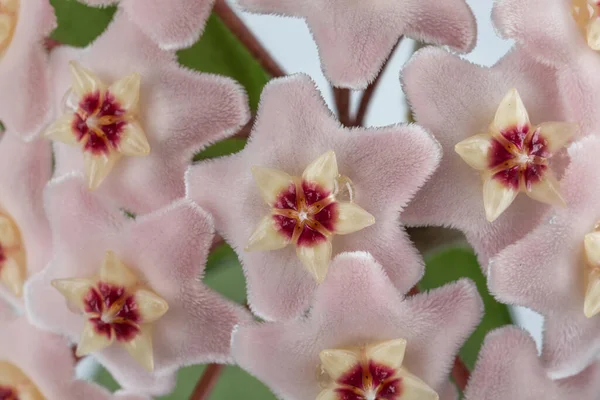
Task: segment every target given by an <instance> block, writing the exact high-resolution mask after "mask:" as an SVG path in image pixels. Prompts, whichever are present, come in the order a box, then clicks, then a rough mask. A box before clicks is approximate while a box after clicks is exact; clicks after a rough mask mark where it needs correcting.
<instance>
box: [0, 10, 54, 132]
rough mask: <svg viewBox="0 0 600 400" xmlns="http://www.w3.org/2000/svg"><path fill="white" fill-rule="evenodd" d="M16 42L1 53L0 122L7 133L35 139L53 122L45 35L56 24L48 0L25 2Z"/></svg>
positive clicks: (19, 19)
mask: <svg viewBox="0 0 600 400" xmlns="http://www.w3.org/2000/svg"><path fill="white" fill-rule="evenodd" d="M19 4H20V8H19V17H18V20H17V25H16V28H15V32H14V35H13V37H12V41H11V42H10V44H9V45H8V47H7V48H6V51H5V52H4V54H1V55H0V93H2V96H0V121H2V123H3V124H4V126H5V127H6V129H7V132H8V133H9V134H11V135H16V136H18V137H20V138H21V139H27V140H29V139H32V138H34V137H35V136H37V134H38V133H39V131H40V129H42V128H43V127H44V125H45V124H46V123H48V122H49V118H50V115H49V113H50V107H49V101H50V94H49V91H50V89H49V76H48V69H47V54H46V50H45V48H44V39H45V37H46V36H47V35H48V34H49V33H50V32H51V31H52V30H53V29H54V27H55V26H56V17H55V15H54V8H52V6H51V5H50V2H49V1H48V0H26V1H21V2H20V3H19Z"/></svg>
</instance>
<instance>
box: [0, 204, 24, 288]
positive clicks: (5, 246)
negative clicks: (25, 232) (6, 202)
mask: <svg viewBox="0 0 600 400" xmlns="http://www.w3.org/2000/svg"><path fill="white" fill-rule="evenodd" d="M26 277H27V264H26V257H25V247H24V246H23V241H22V239H21V233H20V232H19V228H18V227H17V225H16V224H15V222H14V220H13V219H12V218H11V217H10V216H9V215H8V214H7V213H5V212H2V211H0V282H2V284H4V286H6V287H7V288H9V289H10V290H11V291H12V292H13V293H14V294H15V296H19V297H20V296H21V295H22V294H23V284H24V282H25V279H26Z"/></svg>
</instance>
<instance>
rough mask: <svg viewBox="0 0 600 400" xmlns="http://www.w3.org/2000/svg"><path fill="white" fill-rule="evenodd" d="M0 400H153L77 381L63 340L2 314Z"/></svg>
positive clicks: (67, 347)
mask: <svg viewBox="0 0 600 400" xmlns="http://www.w3.org/2000/svg"><path fill="white" fill-rule="evenodd" d="M0 311H1V312H0V320H1V321H2V325H1V326H0V398H1V399H6V400H19V399H22V400H81V399H85V400H150V399H149V398H148V397H146V396H141V395H133V394H127V392H119V393H116V394H115V395H112V394H110V393H109V392H108V391H107V390H106V389H103V388H101V387H100V386H97V385H95V384H93V383H89V382H85V381H81V380H75V360H74V359H73V354H72V353H71V348H70V346H69V344H68V343H67V342H66V341H65V340H64V338H62V337H60V336H58V335H54V334H51V333H48V332H44V331H41V330H38V329H36V328H35V327H33V326H32V325H30V324H29V323H28V322H27V319H26V318H25V317H21V318H15V317H13V316H11V315H10V312H9V311H8V310H6V309H2V310H0Z"/></svg>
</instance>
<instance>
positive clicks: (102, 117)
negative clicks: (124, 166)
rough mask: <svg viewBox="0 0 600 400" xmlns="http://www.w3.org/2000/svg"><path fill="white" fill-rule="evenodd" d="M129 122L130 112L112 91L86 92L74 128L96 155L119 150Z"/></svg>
mask: <svg viewBox="0 0 600 400" xmlns="http://www.w3.org/2000/svg"><path fill="white" fill-rule="evenodd" d="M125 125H127V119H126V112H125V110H124V109H123V108H122V107H121V106H120V105H119V103H118V102H117V100H116V99H115V97H114V96H113V95H112V94H111V93H110V92H108V91H106V92H104V93H102V92H100V91H98V92H95V93H91V94H88V95H86V96H85V97H84V98H83V99H82V100H81V101H80V102H79V107H78V109H77V112H76V113H75V118H74V119H73V124H72V128H73V131H74V132H75V136H76V137H77V140H79V141H80V142H82V143H83V145H84V146H83V148H84V150H87V151H91V152H92V153H94V154H99V153H103V154H106V153H108V152H109V150H110V148H113V149H116V148H117V145H118V143H119V140H120V138H121V135H122V133H123V129H124V127H125Z"/></svg>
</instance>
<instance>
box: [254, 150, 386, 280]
mask: <svg viewBox="0 0 600 400" xmlns="http://www.w3.org/2000/svg"><path fill="white" fill-rule="evenodd" d="M252 173H253V175H254V179H255V181H256V183H257V185H258V187H259V189H260V191H261V194H262V196H263V198H264V200H265V201H266V202H267V204H268V205H269V206H270V207H271V211H270V213H269V214H268V215H267V216H265V217H264V218H263V219H262V220H261V222H260V223H259V225H258V227H257V228H256V230H255V231H254V233H253V234H252V236H251V237H250V239H249V240H248V246H247V247H246V251H254V250H278V249H281V248H283V247H285V246H287V245H288V244H290V243H293V244H294V245H295V246H296V253H297V255H298V257H299V258H300V260H301V261H302V263H303V264H304V266H305V267H306V268H307V269H308V271H309V272H310V273H311V274H312V275H313V276H314V277H315V279H316V280H317V281H318V282H321V281H322V280H323V279H324V278H325V276H326V274H327V268H328V266H329V261H330V260H331V252H332V247H331V239H332V237H333V236H334V235H336V234H337V235H345V234H349V233H353V232H356V231H358V230H361V229H363V228H366V227H367V226H370V225H373V224H374V223H375V219H374V218H373V216H372V215H371V214H369V213H368V212H366V211H365V210H363V209H362V208H361V207H359V206H358V205H356V204H355V203H354V202H353V201H352V200H351V201H342V198H343V192H344V190H343V188H344V187H347V186H348V185H349V184H350V180H349V178H347V177H345V176H342V175H340V174H339V173H338V167H337V161H336V157H335V153H334V152H333V151H329V152H327V153H325V154H324V155H322V156H321V157H319V158H317V159H316V160H315V161H313V162H312V163H311V164H310V165H309V166H308V167H307V168H306V169H305V170H304V173H303V174H302V177H293V176H290V175H288V174H286V173H285V172H282V171H279V170H276V169H272V168H263V167H254V168H252ZM352 197H353V196H350V198H352Z"/></svg>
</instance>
